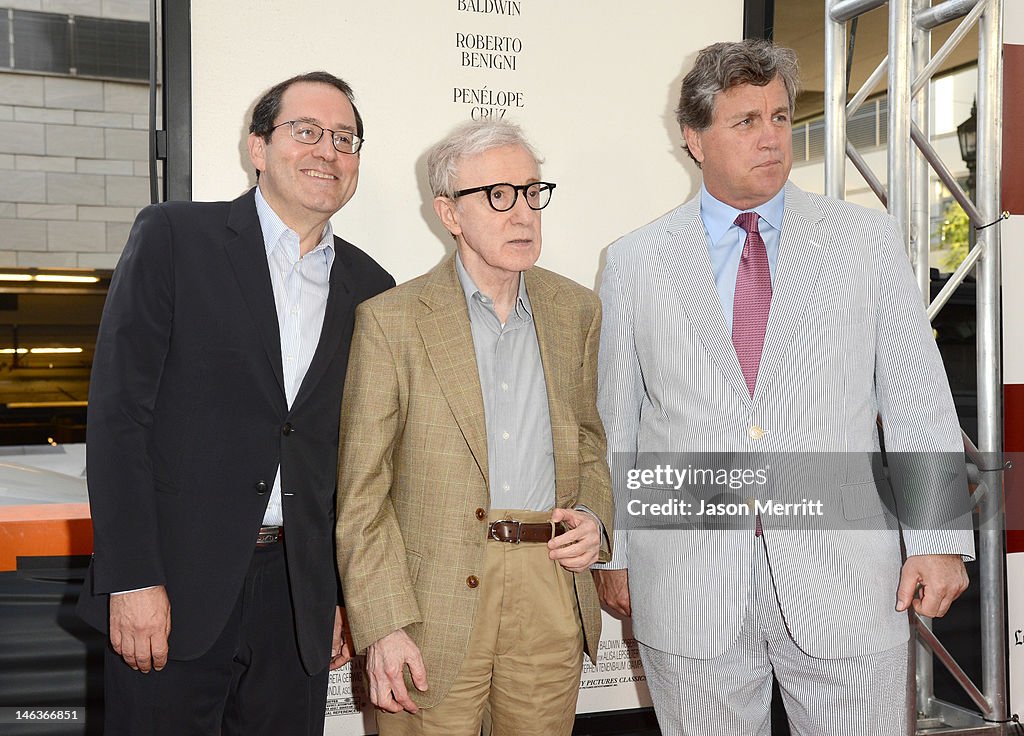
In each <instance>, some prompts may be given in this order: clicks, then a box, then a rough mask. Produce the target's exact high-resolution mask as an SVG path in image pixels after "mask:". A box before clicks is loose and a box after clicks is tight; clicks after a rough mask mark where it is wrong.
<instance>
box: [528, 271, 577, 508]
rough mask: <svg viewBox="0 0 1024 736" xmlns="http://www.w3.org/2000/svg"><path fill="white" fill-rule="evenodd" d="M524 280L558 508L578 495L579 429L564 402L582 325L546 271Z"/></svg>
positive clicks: (570, 409) (529, 275)
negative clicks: (545, 401)
mask: <svg viewBox="0 0 1024 736" xmlns="http://www.w3.org/2000/svg"><path fill="white" fill-rule="evenodd" d="M525 279H526V293H527V294H528V295H529V297H530V306H531V307H532V309H533V324H534V328H535V330H536V332H537V344H538V345H539V347H540V360H541V365H542V367H543V369H544V382H545V384H546V385H547V394H548V411H549V413H550V417H551V440H552V450H553V452H554V459H555V505H556V506H565V505H567V504H568V503H569V502H570V501H571V500H573V499H575V498H577V497H578V496H579V480H580V479H579V460H578V445H579V438H578V433H579V428H578V424H577V422H576V418H575V416H574V413H573V411H572V407H571V406H568V405H567V404H566V402H565V397H566V396H568V391H569V388H570V387H571V386H572V381H573V379H574V377H575V375H576V372H577V370H578V369H579V368H580V367H581V366H580V365H579V364H578V361H576V359H575V358H574V355H575V353H573V352H572V351H570V350H567V349H566V346H568V345H572V344H573V342H574V340H570V339H568V337H567V336H569V335H573V333H574V331H575V332H578V331H579V325H578V323H577V322H576V320H575V312H574V311H573V310H572V309H569V308H567V307H565V306H563V305H561V304H560V303H559V302H558V299H557V291H558V290H557V288H556V287H555V286H554V285H553V284H552V283H551V281H550V280H549V279H548V277H547V275H546V274H545V272H544V271H542V270H540V269H538V268H532V269H530V270H529V271H526V273H525ZM573 337H574V338H575V335H573Z"/></svg>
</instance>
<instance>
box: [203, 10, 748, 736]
mask: <svg viewBox="0 0 1024 736" xmlns="http://www.w3.org/2000/svg"><path fill="white" fill-rule="evenodd" d="M742 14H743V1H742V0H718V1H717V2H715V3H714V4H713V6H710V7H709V6H708V5H705V4H700V3H694V2H687V1H686V0H650V1H648V2H638V3H628V4H627V3H622V2H621V1H620V0H615V1H613V0H390V2H386V3H362V4H357V3H344V4H340V3H339V4H333V3H317V2H310V1H309V0H295V1H294V2H281V0H216V1H214V0H193V1H192V119H193V135H192V157H193V158H192V172H193V178H192V181H193V198H194V199H197V200H211V199H230V198H233V197H235V196H237V195H238V194H240V193H241V192H242V191H244V190H245V189H247V188H248V187H250V186H252V184H253V183H254V181H255V178H254V176H253V175H252V172H251V171H250V167H249V162H248V156H247V154H246V153H245V146H244V139H245V131H246V130H247V127H248V118H249V112H250V110H251V106H252V105H253V103H254V102H255V100H256V99H257V98H258V97H259V95H260V94H261V93H262V92H263V91H264V90H265V89H266V88H268V87H269V86H271V85H272V84H274V83H276V82H278V81H280V80H282V79H284V78H286V77H288V76H290V75H292V74H298V73H301V72H305V71H310V70H313V69H326V70H327V71H330V72H332V73H334V74H337V75H338V76H340V77H342V78H343V79H345V80H346V81H347V82H349V83H350V84H351V85H352V87H353V88H354V90H355V93H356V102H357V104H358V106H359V110H360V112H361V113H362V116H363V119H364V121H365V124H366V130H365V135H366V145H365V147H364V149H363V153H362V161H361V165H360V168H361V173H360V183H359V189H358V192H357V193H356V195H355V197H354V198H353V200H352V201H351V202H350V203H349V204H348V205H347V206H346V207H345V208H344V209H343V210H342V211H341V212H340V213H339V214H338V215H337V216H335V218H334V221H333V222H334V227H335V232H337V233H338V234H339V235H341V236H342V237H344V238H346V239H347V240H350V241H352V242H354V243H356V244H357V245H359V246H360V247H362V248H363V249H364V250H367V251H368V252H369V253H370V254H371V255H373V256H374V257H375V258H376V259H377V260H378V261H379V262H380V263H381V264H382V265H383V266H384V267H385V268H387V269H388V270H389V271H391V273H392V274H393V275H394V276H395V278H396V279H397V280H398V281H399V282H402V281H405V280H407V279H409V278H412V277H414V276H417V275H419V274H421V273H423V272H424V271H427V270H428V269H430V268H432V267H433V266H434V265H436V264H437V263H438V262H439V261H440V260H441V259H442V258H443V257H444V255H445V254H446V252H448V250H449V249H450V248H451V247H452V246H451V240H450V238H449V237H448V236H447V233H446V232H444V230H443V229H442V228H441V227H440V225H438V224H437V223H436V222H435V217H434V213H433V209H432V207H431V201H430V196H429V190H428V188H427V186H426V181H425V180H426V176H425V162H424V157H425V152H426V150H427V148H428V147H429V146H430V145H431V144H432V143H433V142H434V141H436V140H438V139H440V138H441V137H442V136H443V135H444V134H445V133H446V132H447V131H448V130H449V129H450V128H451V127H452V126H454V125H455V124H456V123H458V122H461V121H463V120H465V119H467V118H469V117H471V116H473V115H477V116H479V115H482V114H492V115H504V116H505V117H507V118H509V119H512V120H515V121H516V122H519V123H521V124H522V125H523V126H524V128H525V129H526V132H527V134H528V136H529V137H530V139H531V141H532V142H533V143H534V144H535V146H536V147H537V148H538V149H539V151H540V152H541V154H542V155H543V156H544V157H545V159H546V163H545V164H544V166H543V169H542V171H543V177H544V178H545V179H546V180H548V181H554V182H556V183H557V184H558V190H557V191H556V192H555V194H554V198H553V200H552V204H551V205H550V206H549V207H548V208H547V209H546V210H545V211H544V249H543V254H542V256H541V259H540V264H541V265H543V266H545V267H547V268H550V269H552V270H554V271H558V272H560V273H562V274H565V275H566V276H569V277H570V278H573V279H575V280H577V281H579V282H580V283H582V284H584V285H587V286H594V285H595V282H596V278H597V274H598V271H599V268H600V261H601V254H602V251H603V250H604V249H605V247H606V246H608V245H609V244H610V243H611V242H612V241H614V240H615V239H616V238H617V237H618V236H620V235H622V234H623V233H625V232H628V231H630V230H633V229H635V228H637V227H639V226H640V225H643V224H645V223H647V222H649V221H650V220H653V219H654V218H655V217H657V216H658V215H660V214H662V213H663V212H665V211H667V210H668V209H670V208H672V207H674V206H675V205H677V204H678V203H680V202H681V201H683V200H684V199H687V198H689V197H690V196H691V195H692V194H693V193H694V192H695V191H696V189H697V186H698V184H699V176H698V172H697V169H696V167H695V166H693V165H692V163H690V161H689V159H688V158H687V157H686V154H685V153H684V152H683V151H682V150H681V148H680V134H679V130H678V127H677V125H676V123H675V119H674V113H673V110H674V108H675V105H676V102H677V99H676V98H677V95H678V89H679V82H680V80H681V79H682V75H683V74H684V73H685V71H686V69H688V68H689V66H690V64H691V63H692V61H693V58H694V56H695V55H696V52H697V51H698V50H699V49H700V48H702V47H703V46H705V45H707V44H709V43H712V42H714V41H721V40H733V39H738V38H740V36H741V35H742V34H741V31H742ZM460 34H462V35H460ZM478 35H479V36H483V37H484V38H482V39H477V38H476V37H477V36H478ZM477 41H479V42H478V43H476V45H477V46H487V45H490V46H496V45H501V46H502V47H504V48H507V49H508V48H510V49H511V50H507V51H500V52H497V54H496V55H495V56H490V55H489V53H490V52H487V51H484V52H483V53H482V54H480V55H478V56H473V55H472V52H474V49H472V48H468V47H469V46H471V45H473V42H477ZM475 51H477V52H478V53H479V49H476V50H475ZM465 54H469V55H468V56H467V55H465ZM481 65H489V67H488V66H483V67H481ZM501 67H503V68H501ZM512 67H514V68H512ZM467 98H468V99H470V100H473V99H476V100H489V101H490V103H491V104H479V103H474V102H466V99H467ZM506 100H512V101H513V102H512V104H502V103H503V102H505V101H506ZM605 624H606V632H605V636H604V637H603V643H602V656H601V662H600V663H599V664H598V667H597V668H590V669H588V670H587V671H586V672H585V673H584V680H583V683H582V690H581V696H580V706H579V709H580V711H581V712H585V711H603V710H613V709H619V708H631V707H637V706H638V705H648V704H649V699H648V696H647V692H646V687H645V685H644V683H643V675H642V673H641V672H640V671H639V667H638V664H637V663H636V658H635V642H633V641H632V639H631V638H630V637H629V632H628V630H627V631H626V632H623V631H622V630H621V628H620V626H619V624H618V622H617V621H615V620H614V619H611V618H610V617H608V616H606V617H605ZM634 665H636V667H634ZM354 679H355V681H356V688H355V689H356V693H355V694H353V692H352V690H353V687H352V685H353V678H352V676H351V673H350V672H349V671H348V668H346V669H345V671H343V672H340V673H336V674H335V675H334V676H333V677H332V680H331V686H330V687H331V695H330V703H329V707H330V708H331V709H332V711H333V712H335V713H337V715H333V716H331V717H330V718H329V720H328V727H327V730H328V733H329V734H362V733H365V732H372V730H373V726H372V715H370V714H362V715H361V714H359V712H358V710H357V704H358V701H359V691H360V690H361V684H360V676H359V675H358V673H357V676H356V677H355V678H354Z"/></svg>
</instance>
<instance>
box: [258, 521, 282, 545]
mask: <svg viewBox="0 0 1024 736" xmlns="http://www.w3.org/2000/svg"><path fill="white" fill-rule="evenodd" d="M280 538H281V527H279V526H274V527H260V531H259V533H258V534H257V535H256V544H257V546H259V545H261V544H262V545H268V544H277V540H279V539H280Z"/></svg>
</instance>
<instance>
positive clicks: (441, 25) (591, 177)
mask: <svg viewBox="0 0 1024 736" xmlns="http://www.w3.org/2000/svg"><path fill="white" fill-rule="evenodd" d="M496 1H497V0H390V2H387V3H362V4H356V3H344V4H333V3H314V2H308V0H302V1H297V2H287V3H285V2H280V1H279V0H216V1H214V0H193V3H192V108H193V109H192V116H193V138H192V172H193V198H194V199H197V200H208V199H229V198H232V197H234V196H236V195H237V194H239V193H241V192H242V191H244V190H245V189H246V188H248V187H249V186H251V185H252V183H253V182H254V181H255V180H254V177H253V176H252V173H251V171H250V170H249V163H248V158H247V155H246V154H245V151H244V146H243V143H242V141H243V139H244V132H245V130H246V129H247V122H248V115H249V111H250V109H251V106H252V104H253V103H254V102H255V100H256V99H257V98H258V97H259V95H260V94H261V92H263V91H264V90H265V89H266V88H267V87H269V86H270V85H272V84H273V83H275V82H277V81H280V80H281V79H283V78H285V77H287V76H290V75H292V74H297V73H301V72H304V71H309V70H312V69H320V68H323V69H326V70H327V71H330V72H332V73H334V74H337V75H338V76H340V77H342V78H344V79H345V80H346V81H348V82H349V83H350V84H351V85H352V86H353V88H354V90H355V93H356V102H357V104H358V106H359V110H360V112H361V113H362V115H363V118H364V120H365V122H366V145H365V147H364V149H363V153H362V163H361V166H360V168H361V174H360V183H359V189H358V191H357V193H356V195H355V197H354V198H353V200H352V201H351V202H350V203H349V204H348V205H347V206H346V207H345V208H344V209H343V210H342V211H341V212H340V213H339V214H338V215H337V216H336V217H335V218H334V225H335V231H336V232H337V233H338V234H339V235H341V236H342V237H344V238H346V239H348V240H350V241H352V242H354V243H356V244H357V245H359V246H360V247H362V248H363V249H364V250H367V251H369V252H370V253H371V254H372V255H373V256H374V257H375V258H377V260H378V261H380V262H381V263H382V264H383V265H384V267H385V268H387V269H389V270H390V271H391V272H392V273H393V274H394V276H395V278H396V279H397V280H398V281H399V282H402V281H405V280H407V279H409V278H412V277H413V276H417V275H419V274H421V273H423V272H424V271H426V270H428V269H430V268H431V267H433V266H434V265H436V264H437V263H438V262H439V261H440V260H441V258H442V257H443V256H444V255H445V253H446V249H448V248H449V247H450V246H449V245H448V244H449V243H450V239H449V238H448V237H447V234H446V233H444V234H442V233H443V231H442V230H441V228H440V226H439V225H437V224H435V222H434V220H435V216H434V213H433V209H432V208H431V204H430V197H429V190H428V189H427V186H426V181H425V180H426V176H425V162H424V155H425V152H426V150H427V148H428V147H429V146H430V145H431V144H432V143H433V142H435V141H437V140H438V139H440V138H441V137H442V136H443V135H444V134H445V133H446V132H447V131H448V130H449V129H450V128H451V127H452V126H453V125H455V124H456V123H458V122H461V121H462V120H464V119H466V118H468V117H469V116H470V115H471V113H472V111H473V108H474V107H476V106H475V105H470V104H464V103H456V102H454V101H453V100H454V98H455V90H456V89H467V90H484V89H485V88H486V90H485V92H484V94H485V95H486V94H488V93H490V94H492V95H494V96H497V95H498V94H499V93H501V92H506V91H513V92H518V93H521V95H520V99H521V100H522V107H521V108H517V107H514V106H513V107H511V108H509V109H508V110H507V112H506V113H505V114H506V117H508V118H510V119H513V120H515V121H516V122H519V123H521V124H522V125H523V126H524V128H525V129H526V131H527V134H528V135H529V137H530V139H531V140H532V141H533V143H534V144H535V145H536V147H537V148H538V149H539V150H540V152H541V154H542V155H543V156H544V157H545V159H546V163H545V165H544V167H543V176H544V178H545V179H548V180H550V181H554V182H556V183H557V184H558V190H557V191H556V192H555V195H554V199H553V200H552V203H551V205H550V206H549V207H548V208H547V209H546V210H545V211H544V252H543V255H542V256H541V260H540V263H541V265H543V266H545V267H547V268H551V269H553V270H555V271H558V272H560V273H563V274H565V275H567V276H569V277H571V278H574V279H576V280H577V281H579V282H580V283H583V284H586V285H588V286H593V285H594V279H595V276H596V273H597V270H598V259H599V256H600V253H601V251H602V250H603V249H604V248H605V247H606V246H607V245H608V244H610V243H611V242H612V241H613V240H614V239H615V238H617V237H618V236H619V235H622V234H623V233H625V232H628V231H630V230H633V229H635V228H636V227H639V226H640V225H642V224H644V223H646V222H649V221H650V220H653V219H654V218H655V217H657V216H658V215H660V214H662V213H663V212H665V211H666V210H668V209H670V208H671V207H673V206H675V205H676V204H678V203H679V202H681V201H682V200H683V199H685V198H688V197H689V196H690V195H691V194H692V193H694V192H695V191H696V188H697V186H698V183H699V178H698V172H697V169H696V167H695V166H693V165H692V164H691V162H690V161H689V159H687V157H686V154H685V153H684V152H683V151H682V150H681V148H680V134H679V130H678V127H677V125H676V123H675V120H674V114H673V110H674V108H675V105H676V102H677V99H676V98H677V95H678V89H679V82H680V80H681V79H682V75H683V73H684V72H685V70H686V69H687V68H688V67H689V65H690V64H691V63H692V61H693V58H694V56H695V54H696V52H697V50H698V49H700V48H701V47H703V46H705V45H707V44H708V43H711V42H713V41H718V40H730V39H735V38H739V37H740V36H741V29H742V0H720V1H719V2H716V3H714V12H709V10H708V8H707V7H706V6H701V5H700V4H697V3H692V2H686V1H685V0H657V1H654V2H643V3H629V4H626V3H622V2H618V1H613V0H516V1H515V2H513V3H509V1H508V0H501V2H502V5H503V6H504V7H506V8H507V9H509V10H511V11H512V12H515V9H516V8H518V9H519V11H520V13H521V14H519V15H497V14H493V13H484V12H471V11H468V10H460V9H459V8H460V6H461V7H467V8H471V7H477V8H478V9H486V7H488V4H490V5H493V4H495V2H496ZM459 33H464V34H483V35H490V36H496V37H500V38H505V37H510V38H515V39H518V40H519V42H520V43H521V51H520V52H519V53H518V54H511V55H512V56H514V57H515V64H516V69H515V70H509V69H506V70H500V69H480V68H470V67H464V66H462V52H463V51H464V49H462V48H459V47H458V46H457V42H458V38H457V34H459ZM494 107H496V106H494Z"/></svg>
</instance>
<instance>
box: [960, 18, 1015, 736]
mask: <svg viewBox="0 0 1024 736" xmlns="http://www.w3.org/2000/svg"><path fill="white" fill-rule="evenodd" d="M952 1H954V2H955V1H956V0H952ZM964 4H966V3H964ZM1002 11H1003V2H1002V0H988V1H987V7H986V8H985V11H984V12H983V13H982V15H981V19H980V21H979V24H978V159H977V161H978V168H977V182H978V196H977V206H978V209H979V210H980V212H981V215H982V218H983V219H984V220H985V222H986V223H989V222H994V221H995V220H996V218H997V216H998V212H999V197H1000V166H1001V163H1002V150H1003V135H1002V109H1003V104H1002V103H1003V98H1002V94H1003V73H1002V43H1003V12H1002ZM999 235H1000V230H999V228H998V227H992V228H988V229H986V230H985V231H984V243H985V250H984V255H983V257H982V258H980V259H979V260H978V266H977V270H976V274H977V280H978V302H977V310H978V311H977V314H978V317H977V321H978V338H977V340H978V447H979V449H980V450H981V451H982V452H983V453H992V454H995V453H1000V452H1002V449H1003V412H1002V395H1003V374H1002V344H1001V340H1000V328H1001V322H1000V318H1001V315H1000V298H999V287H1000V282H1001V279H1002V273H1001V265H1000V238H999ZM986 475H987V476H988V477H987V478H985V482H986V485H988V487H989V488H990V489H992V490H996V491H999V492H998V493H988V494H986V496H985V498H983V499H982V514H981V519H982V520H983V526H982V528H981V530H980V543H979V562H980V568H981V572H980V575H981V585H982V586H983V587H982V591H983V593H984V594H983V595H982V599H981V626H982V631H981V634H982V647H983V648H984V652H985V655H986V656H985V658H984V659H983V668H984V670H983V674H982V687H983V689H984V691H985V694H986V695H987V696H988V698H989V702H991V703H992V711H993V718H994V719H995V720H1003V719H1005V718H1006V714H1007V702H1006V607H1005V589H1006V549H1005V547H1006V544H1005V543H1006V535H1005V532H1004V531H1003V527H1004V520H1003V513H1002V508H1003V504H1002V501H1003V494H1002V492H1001V491H1002V489H1003V486H1002V480H1003V479H1002V475H1001V473H999V472H994V473H992V472H990V473H986ZM989 655H991V656H989Z"/></svg>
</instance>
